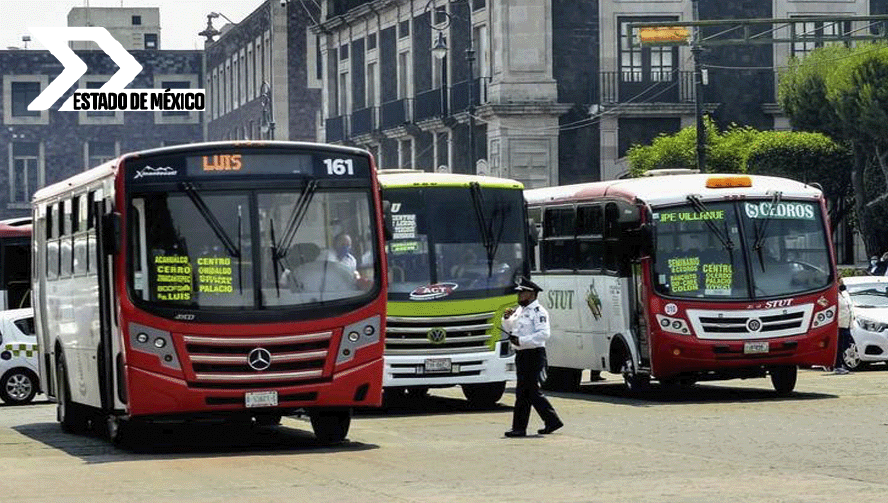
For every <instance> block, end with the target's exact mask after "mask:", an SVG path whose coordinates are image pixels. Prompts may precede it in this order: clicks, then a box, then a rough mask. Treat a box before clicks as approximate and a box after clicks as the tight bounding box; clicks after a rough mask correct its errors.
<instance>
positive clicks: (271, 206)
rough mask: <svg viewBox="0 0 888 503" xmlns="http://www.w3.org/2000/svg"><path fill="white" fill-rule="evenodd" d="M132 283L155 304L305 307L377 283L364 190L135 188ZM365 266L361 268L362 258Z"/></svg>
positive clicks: (141, 296)
mask: <svg viewBox="0 0 888 503" xmlns="http://www.w3.org/2000/svg"><path fill="white" fill-rule="evenodd" d="M131 211H132V213H133V218H132V222H133V225H132V227H131V232H130V242H131V249H132V252H133V257H132V263H133V267H132V277H131V282H132V288H133V290H134V291H135V296H136V297H137V298H138V299H141V300H143V301H145V302H148V303H150V304H155V305H159V306H166V307H177V308H189V309H203V308H232V309H240V310H243V309H264V308H273V307H295V306H307V305H312V304H317V303H323V302H330V301H343V300H347V299H351V298H356V297H361V296H363V295H365V294H367V293H368V292H370V291H371V290H373V289H374V288H375V287H376V283H377V281H378V278H376V277H375V271H376V267H375V264H376V261H377V259H376V254H375V250H374V246H373V243H374V242H375V230H374V227H373V225H372V222H373V218H372V216H371V215H373V213H372V199H371V194H370V191H369V190H368V189H352V188H342V189H330V188H321V189H318V188H316V187H315V186H313V185H312V188H311V190H306V188H305V186H303V187H302V189H300V188H299V186H298V185H296V187H295V188H293V189H290V190H286V189H280V190H202V191H200V192H198V191H196V190H194V189H189V188H188V187H187V186H185V187H184V189H183V190H181V191H164V192H150V193H143V194H134V195H133V199H132V206H131ZM359 257H360V260H361V261H362V262H363V263H362V264H361V268H360V269H359V268H358V260H359Z"/></svg>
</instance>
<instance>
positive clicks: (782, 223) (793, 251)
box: [652, 200, 832, 300]
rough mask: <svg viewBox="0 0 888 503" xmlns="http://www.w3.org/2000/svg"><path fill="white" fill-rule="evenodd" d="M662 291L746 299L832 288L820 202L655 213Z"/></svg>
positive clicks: (697, 207) (659, 288)
mask: <svg viewBox="0 0 888 503" xmlns="http://www.w3.org/2000/svg"><path fill="white" fill-rule="evenodd" d="M652 216H653V221H654V225H655V228H656V253H655V256H656V260H655V261H654V283H655V287H656V289H657V291H658V292H660V293H662V294H664V295H668V296H675V297H692V298H703V297H706V298H714V299H725V300H727V299H736V300H746V299H753V298H768V297H777V296H788V295H796V294H800V293H803V292H808V291H813V290H817V289H820V288H824V287H826V286H827V285H829V282H830V279H831V275H832V270H831V266H830V258H829V252H828V248H827V246H828V245H827V240H826V232H825V228H824V225H823V219H822V217H821V213H820V206H819V204H818V203H816V202H802V201H774V200H769V201H760V200H747V201H739V202H717V203H707V204H705V205H703V204H702V203H697V204H688V205H682V206H672V207H668V208H660V209H655V210H654V211H653V213H652Z"/></svg>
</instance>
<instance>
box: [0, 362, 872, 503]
mask: <svg viewBox="0 0 888 503" xmlns="http://www.w3.org/2000/svg"><path fill="white" fill-rule="evenodd" d="M606 377H607V380H606V381H604V382H598V383H591V384H590V383H586V384H584V385H583V386H582V388H581V390H580V391H579V392H576V393H548V395H549V396H550V398H551V399H552V402H553V405H554V406H555V408H556V409H557V410H558V412H559V414H560V415H561V416H562V419H563V420H564V421H565V423H566V426H565V427H564V428H563V429H562V430H560V431H558V432H556V433H555V434H553V435H548V436H536V435H535V436H530V437H527V438H523V439H507V438H505V437H503V435H502V434H503V432H504V431H505V430H506V429H508V426H509V424H510V420H511V405H512V403H513V396H512V393H511V392H512V389H511V388H510V389H509V390H508V391H507V395H506V397H505V398H504V399H503V400H502V402H501V405H500V406H498V407H496V408H494V409H492V410H485V411H475V410H472V409H470V408H469V407H468V406H467V404H466V402H465V401H464V400H463V399H462V395H461V393H460V391H459V389H458V388H451V389H444V390H433V392H432V395H431V396H429V397H426V398H420V399H416V400H413V401H402V402H398V403H396V404H393V405H391V406H389V407H387V408H386V409H384V410H379V411H372V412H361V413H360V414H358V415H357V416H356V417H355V419H354V420H353V422H352V427H351V431H350V434H349V441H348V442H345V443H343V444H341V445H338V446H334V447H325V446H322V445H319V444H318V443H317V442H315V440H314V437H313V435H312V433H311V428H310V425H309V424H308V422H307V421H306V420H303V419H300V418H285V419H284V421H283V423H282V425H281V426H277V427H246V428H244V427H232V426H224V425H190V426H184V425H174V426H162V427H151V428H146V429H144V430H140V433H139V435H138V437H137V438H136V439H135V440H134V441H133V442H132V443H131V444H129V445H128V446H126V447H124V448H118V447H115V446H113V445H112V444H110V443H109V442H108V441H107V440H105V439H103V438H102V437H100V436H99V435H98V434H93V435H85V436H74V435H68V434H65V433H62V432H61V430H60V429H59V426H58V425H57V424H56V422H55V406H54V404H50V403H47V402H45V401H39V400H38V402H36V403H35V404H33V405H30V406H23V407H8V406H4V407H0V462H2V466H3V470H2V476H0V494H2V495H3V497H4V501H10V502H11V501H111V500H113V501H139V502H152V501H164V502H167V501H200V502H206V501H226V502H228V501H311V502H321V501H360V502H374V501H386V502H389V501H393V502H398V501H417V502H418V501H434V502H440V501H454V502H462V501H484V502H500V501H545V502H560V501H569V502H580V501H608V502H613V501H630V502H634V501H645V502H685V501H695V502H696V501H718V502H724V501H744V502H745V501H767V502H796V501H804V502H807V501H818V502H836V501H841V502H855V503H860V502H878V501H888V483H886V481H888V369H886V368H885V367H884V366H880V367H878V368H876V369H873V370H868V371H861V372H855V373H853V374H851V375H848V376H835V375H831V374H825V373H824V372H821V371H817V370H805V371H801V372H800V374H799V383H798V386H797V387H796V393H795V394H794V395H793V396H791V397H789V398H778V397H776V396H775V395H774V393H773V391H772V388H771V386H770V381H769V380H766V379H755V380H749V381H729V382H722V383H714V384H700V385H697V386H695V387H693V388H689V389H679V390H674V391H666V390H664V389H661V388H660V387H659V386H656V385H654V386H653V387H652V389H651V390H650V391H649V392H647V393H646V394H644V395H642V396H640V397H633V396H631V395H629V394H628V393H627V392H626V391H624V389H623V388H622V385H621V384H620V383H619V380H618V378H617V376H611V375H607V376H606ZM538 427H540V424H539V418H538V417H537V416H536V415H533V416H532V419H531V428H532V429H533V430H536V428H538Z"/></svg>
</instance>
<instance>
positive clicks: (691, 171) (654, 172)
mask: <svg viewBox="0 0 888 503" xmlns="http://www.w3.org/2000/svg"><path fill="white" fill-rule="evenodd" d="M699 172H700V170H699V169H695V168H667V169H651V170H648V171H645V172H644V173H642V174H641V176H670V175H696V174H697V173H699Z"/></svg>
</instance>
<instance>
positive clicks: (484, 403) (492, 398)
mask: <svg viewBox="0 0 888 503" xmlns="http://www.w3.org/2000/svg"><path fill="white" fill-rule="evenodd" d="M462 390H463V395H465V397H466V400H468V401H469V405H471V406H472V407H474V408H476V409H488V408H491V407H493V406H495V405H496V403H497V402H499V401H500V398H502V397H503V393H505V391H506V382H505V381H500V382H485V383H480V384H463V385H462Z"/></svg>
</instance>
